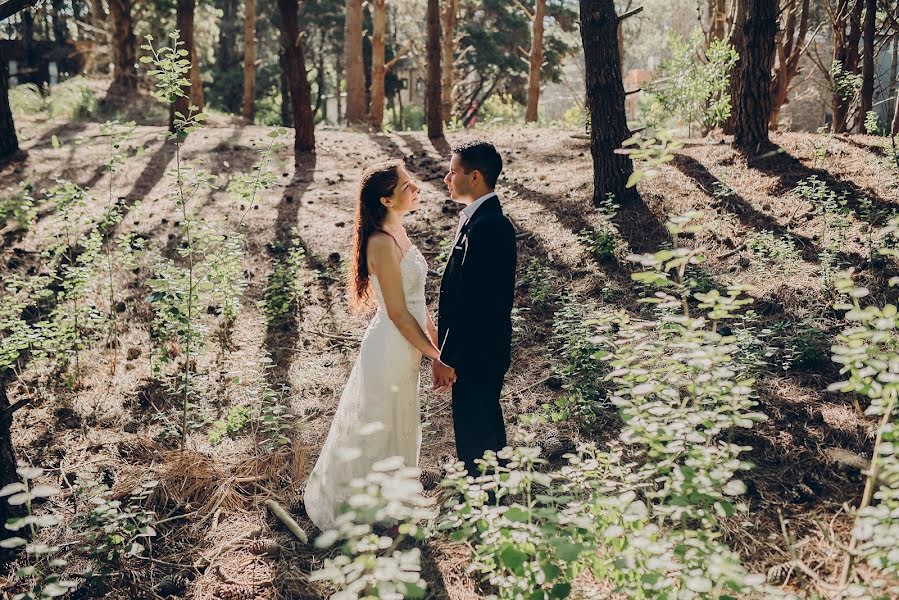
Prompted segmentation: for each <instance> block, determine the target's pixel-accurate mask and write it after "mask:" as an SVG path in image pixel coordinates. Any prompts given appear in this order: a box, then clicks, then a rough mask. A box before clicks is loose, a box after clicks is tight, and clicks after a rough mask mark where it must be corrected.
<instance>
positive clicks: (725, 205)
mask: <svg viewBox="0 0 899 600" xmlns="http://www.w3.org/2000/svg"><path fill="white" fill-rule="evenodd" d="M670 164H671V165H672V166H673V167H674V168H676V169H677V170H678V171H680V172H681V173H683V174H684V175H686V176H687V177H688V178H690V179H692V180H693V181H694V182H695V183H696V185H697V187H699V189H701V190H702V191H703V192H704V193H705V194H706V195H707V196H708V197H709V199H710V200H711V201H712V205H713V206H715V207H720V208H721V209H723V210H726V211H727V212H730V213H732V214H734V215H736V217H737V218H738V219H739V220H740V223H742V224H743V226H744V227H747V228H749V229H754V230H756V231H770V232H771V233H773V234H774V235H776V236H778V237H784V238H787V239H789V240H791V241H793V243H794V244H795V246H796V247H797V249H798V250H799V254H800V256H802V259H803V260H805V261H806V262H810V263H815V264H817V263H818V262H819V259H818V255H819V253H820V250H819V249H818V248H817V246H816V245H815V243H814V242H813V241H812V240H811V239H810V238H808V237H806V236H804V235H801V234H798V233H795V232H793V231H791V230H789V229H787V228H786V227H785V226H783V225H781V224H780V222H779V221H778V220H777V219H775V218H774V217H772V216H771V215H769V214H766V213H764V212H762V211H760V210H758V209H756V208H755V207H754V206H752V204H750V203H749V202H748V201H747V200H746V199H745V198H743V197H742V196H740V195H739V194H737V193H736V192H735V191H734V190H731V189H730V188H729V186H727V185H726V184H725V183H724V182H723V181H721V180H720V179H718V178H717V177H716V176H715V175H713V174H712V173H711V172H710V171H709V170H708V168H706V166H705V165H704V164H702V163H701V162H699V161H698V160H696V159H695V158H693V157H692V156H687V155H685V154H676V155H675V156H674V159H673V160H672V161H671V163H670ZM718 189H722V190H727V192H726V193H719V194H717V195H716V194H715V191H716V190H718ZM841 258H843V259H846V260H851V259H853V258H854V259H855V260H856V262H857V261H858V260H860V259H861V257H858V256H855V257H853V256H852V255H841Z"/></svg>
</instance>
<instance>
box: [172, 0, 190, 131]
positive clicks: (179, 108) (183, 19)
mask: <svg viewBox="0 0 899 600" xmlns="http://www.w3.org/2000/svg"><path fill="white" fill-rule="evenodd" d="M194 8H195V2H194V0H177V3H176V5H175V26H176V28H177V29H178V33H179V36H180V37H179V39H180V41H181V42H182V43H183V45H182V46H181V48H183V49H184V50H185V51H186V52H187V56H189V57H191V58H193V57H194ZM193 62H194V61H193V60H192V61H191V63H193ZM195 68H196V67H195V65H193V64H191V76H190V79H189V80H188V82H187V85H185V86H184V96H180V97H178V98H177V99H176V100H175V102H173V103H172V108H171V110H170V111H169V129H170V130H172V131H174V128H175V113H181V114H182V115H184V116H185V117H186V116H187V115H188V114H190V106H191V102H192V100H193V97H194V94H193V93H192V91H191V87H192V85H191V82H192V81H193V79H194V76H193V70H194V69H195Z"/></svg>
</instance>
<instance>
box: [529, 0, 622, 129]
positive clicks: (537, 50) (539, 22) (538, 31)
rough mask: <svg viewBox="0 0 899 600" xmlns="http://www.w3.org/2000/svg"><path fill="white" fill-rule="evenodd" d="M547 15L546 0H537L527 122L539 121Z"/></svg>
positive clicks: (532, 39)
mask: <svg viewBox="0 0 899 600" xmlns="http://www.w3.org/2000/svg"><path fill="white" fill-rule="evenodd" d="M545 15H546V0H537V6H536V8H535V9H534V30H533V35H532V37H531V54H530V57H529V60H528V64H529V67H528V106H527V110H526V111H525V114H524V120H525V122H526V123H536V122H537V105H538V103H539V102H540V71H541V69H542V66H543V17H544V16H545ZM619 60H620V54H619Z"/></svg>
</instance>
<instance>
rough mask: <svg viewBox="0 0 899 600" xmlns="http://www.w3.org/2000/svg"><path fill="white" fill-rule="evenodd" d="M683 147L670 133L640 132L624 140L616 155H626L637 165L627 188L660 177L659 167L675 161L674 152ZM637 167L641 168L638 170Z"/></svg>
mask: <svg viewBox="0 0 899 600" xmlns="http://www.w3.org/2000/svg"><path fill="white" fill-rule="evenodd" d="M631 146H634V147H633V148H632V147H631ZM683 147H684V145H683V144H682V143H681V142H677V141H674V139H673V136H672V133H671V132H670V131H659V132H657V133H651V132H650V133H644V132H643V131H640V132H637V133H636V134H635V135H633V136H631V137H629V138H628V139H626V140H624V142H622V143H621V148H618V149H617V150H615V153H616V154H626V155H628V156H630V157H631V160H633V161H634V163H635V168H634V172H633V173H631V176H630V177H628V179H627V187H634V186H635V185H637V183H638V182H639V181H640V180H641V179H643V178H644V177H655V176H656V175H658V174H659V167H661V166H662V165H664V164H665V163H667V162H670V161H671V160H673V159H674V154H673V152H676V151H677V150H680V149H681V148H683ZM637 165H639V167H640V168H636V166H637Z"/></svg>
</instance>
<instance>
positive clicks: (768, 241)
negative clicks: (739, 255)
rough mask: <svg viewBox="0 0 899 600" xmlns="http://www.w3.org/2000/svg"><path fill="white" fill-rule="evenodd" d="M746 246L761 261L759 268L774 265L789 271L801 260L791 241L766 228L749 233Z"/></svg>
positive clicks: (794, 268)
mask: <svg viewBox="0 0 899 600" xmlns="http://www.w3.org/2000/svg"><path fill="white" fill-rule="evenodd" d="M746 248H747V249H748V250H749V252H750V254H752V256H753V258H754V259H755V260H756V261H758V262H759V263H761V264H759V265H757V266H758V268H759V269H763V268H767V267H771V266H775V267H779V268H782V269H784V270H785V271H787V272H789V271H794V270H796V269H797V268H798V267H799V264H800V262H801V257H800V256H799V252H798V251H797V250H796V246H795V245H793V242H791V241H790V240H788V239H786V238H780V237H777V236H775V235H774V234H773V233H771V232H770V231H767V230H766V231H761V232H758V233H753V234H751V235H750V236H749V238H748V239H747V240H746Z"/></svg>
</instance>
